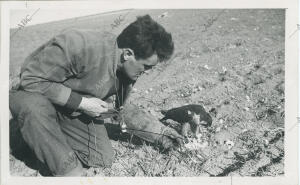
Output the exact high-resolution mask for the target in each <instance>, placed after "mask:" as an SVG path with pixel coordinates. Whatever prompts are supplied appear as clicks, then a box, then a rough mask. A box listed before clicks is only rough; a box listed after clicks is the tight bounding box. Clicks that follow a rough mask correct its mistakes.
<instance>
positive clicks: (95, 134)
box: [92, 120, 99, 152]
mask: <svg viewBox="0 0 300 185" xmlns="http://www.w3.org/2000/svg"><path fill="white" fill-rule="evenodd" d="M92 125H93V127H94V130H95V133H94V136H95V137H94V138H95V150H96V151H97V152H99V151H98V149H97V130H96V127H95V123H94V120H92Z"/></svg>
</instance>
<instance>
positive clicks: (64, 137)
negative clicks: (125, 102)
mask: <svg viewBox="0 0 300 185" xmlns="http://www.w3.org/2000/svg"><path fill="white" fill-rule="evenodd" d="M120 55H121V50H120V49H119V48H118V46H117V42H116V36H115V35H112V34H110V33H106V32H98V31H95V30H75V29H74V30H67V31H65V32H63V33H61V34H60V35H58V36H55V37H54V38H52V39H51V40H50V41H48V42H47V43H45V44H44V45H42V46H41V47H39V48H38V49H37V50H35V51H34V52H33V53H32V54H31V55H30V56H28V57H27V58H26V59H25V62H24V64H23V66H22V68H21V73H20V87H19V88H18V90H14V91H10V95H9V108H10V110H11V112H12V115H13V117H14V118H15V119H16V120H17V121H18V124H19V126H20V130H21V134H22V137H23V138H24V140H25V142H26V143H27V144H28V145H29V147H30V148H31V149H32V150H33V151H34V152H35V154H36V156H37V158H38V159H39V160H40V161H42V162H43V163H45V164H46V165H47V166H48V167H49V169H50V170H51V171H52V173H53V174H54V175H57V176H60V175H64V174H66V173H67V172H69V171H71V170H72V169H74V168H76V167H77V165H78V164H79V161H78V159H79V160H80V161H81V162H83V163H84V164H85V165H88V166H94V167H98V166H106V167H108V166H111V164H112V162H113V157H114V153H113V150H112V146H111V143H110V141H109V138H108V135H107V131H106V129H105V127H104V124H103V121H102V122H101V121H98V122H97V123H96V124H91V121H92V120H91V119H92V118H90V117H89V116H87V115H84V114H81V115H80V116H73V113H74V112H75V111H76V109H77V108H78V106H79V104H80V102H81V99H82V97H83V96H93V97H97V98H99V99H102V100H106V99H107V98H108V97H110V96H111V95H114V94H116V93H117V91H118V92H119V93H120V92H125V93H124V94H125V96H126V92H128V89H129V88H130V87H131V85H132V82H130V81H127V80H126V79H125V78H123V77H124V75H123V76H122V75H120V74H119V73H118V74H117V71H116V69H117V63H118V62H119V61H120ZM120 87H124V89H125V90H122V91H121V88H120ZM95 136H96V137H95Z"/></svg>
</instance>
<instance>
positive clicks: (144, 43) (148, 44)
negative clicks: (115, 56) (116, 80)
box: [117, 15, 174, 61]
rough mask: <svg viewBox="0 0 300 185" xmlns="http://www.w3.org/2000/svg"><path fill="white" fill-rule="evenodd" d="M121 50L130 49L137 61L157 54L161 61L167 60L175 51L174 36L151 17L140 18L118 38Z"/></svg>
mask: <svg viewBox="0 0 300 185" xmlns="http://www.w3.org/2000/svg"><path fill="white" fill-rule="evenodd" d="M117 43H118V47H119V48H130V49H132V50H133V51H134V54H135V58H136V59H146V58H148V57H151V56H152V55H153V54H154V53H155V52H156V53H157V56H158V58H159V60H160V61H163V60H167V59H169V58H170V57H171V55H172V54H173V51H174V43H173V41H172V35H171V34H170V33H168V32H166V30H165V29H164V28H163V27H162V26H161V25H160V24H158V23H157V22H155V21H154V20H153V19H152V18H151V17H150V16H149V15H144V16H139V17H137V20H136V21H134V22H133V23H131V24H130V25H128V26H127V27H126V28H125V29H124V30H123V31H122V33H121V34H120V35H119V36H118V38H117Z"/></svg>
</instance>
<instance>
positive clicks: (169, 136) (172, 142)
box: [159, 127, 184, 149]
mask: <svg viewBox="0 0 300 185" xmlns="http://www.w3.org/2000/svg"><path fill="white" fill-rule="evenodd" d="M162 134H163V135H164V136H162V137H161V138H160V139H159V142H160V144H161V145H162V146H163V147H164V148H165V149H170V148H173V147H175V146H182V145H183V139H184V137H183V136H182V135H180V134H178V133H177V132H176V130H174V129H173V128H170V127H166V128H165V129H164V131H163V133H162Z"/></svg>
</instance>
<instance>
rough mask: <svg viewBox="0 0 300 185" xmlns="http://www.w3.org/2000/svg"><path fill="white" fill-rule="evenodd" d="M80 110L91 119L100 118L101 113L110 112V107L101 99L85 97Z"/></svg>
mask: <svg viewBox="0 0 300 185" xmlns="http://www.w3.org/2000/svg"><path fill="white" fill-rule="evenodd" d="M78 109H79V110H82V111H83V112H84V113H85V114H87V115H89V116H91V117H97V116H100V114H101V113H103V112H107V111H108V105H107V103H106V102H105V101H103V100H101V99H99V98H85V97H83V98H82V100H81V103H80V104H79V107H78Z"/></svg>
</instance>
